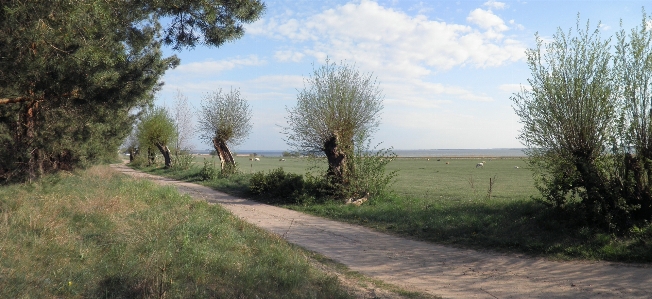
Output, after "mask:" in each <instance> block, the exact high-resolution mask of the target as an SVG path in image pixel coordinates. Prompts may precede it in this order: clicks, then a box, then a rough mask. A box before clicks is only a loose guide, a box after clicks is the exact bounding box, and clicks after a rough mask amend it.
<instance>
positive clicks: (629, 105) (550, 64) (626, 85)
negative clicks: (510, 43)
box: [512, 13, 652, 230]
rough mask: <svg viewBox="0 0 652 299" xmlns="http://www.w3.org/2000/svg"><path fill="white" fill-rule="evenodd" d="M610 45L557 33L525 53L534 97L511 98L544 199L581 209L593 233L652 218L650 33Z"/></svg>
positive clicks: (583, 33) (644, 28) (637, 32)
mask: <svg viewBox="0 0 652 299" xmlns="http://www.w3.org/2000/svg"><path fill="white" fill-rule="evenodd" d="M643 15H644V17H643V22H642V25H641V27H640V28H635V29H633V30H632V31H631V34H630V35H629V36H628V35H627V34H626V33H625V31H624V30H621V31H620V33H619V34H618V35H617V43H616V51H615V55H614V54H612V52H611V49H610V39H602V38H601V33H600V32H599V30H598V29H595V30H594V31H591V30H590V29H589V25H588V22H587V25H586V27H585V28H581V27H580V26H579V21H578V26H577V27H576V33H577V35H576V36H573V35H572V32H571V31H569V32H568V33H567V34H566V33H564V32H562V31H561V30H558V32H557V34H555V35H554V36H553V40H552V41H551V42H550V43H547V44H545V46H544V44H543V41H542V40H541V38H539V37H537V48H535V49H530V50H528V51H527V58H528V65H529V66H530V70H531V72H532V78H531V79H529V80H528V82H529V83H530V86H531V90H527V89H523V90H522V91H521V92H520V93H517V94H515V95H514V96H513V97H512V100H513V101H514V104H515V106H514V109H515V111H516V114H517V115H518V116H519V117H520V121H521V123H522V124H523V129H522V131H521V134H520V136H519V138H520V139H521V141H522V142H523V143H524V144H525V145H526V146H527V147H528V155H529V157H530V164H531V165H532V167H533V169H534V171H535V176H536V178H537V188H538V189H539V190H540V191H541V193H542V195H543V201H544V202H545V203H548V204H550V205H551V206H554V207H557V208H560V209H565V208H568V207H569V206H570V207H573V206H575V207H579V209H578V210H577V211H581V213H582V215H577V216H578V217H582V218H584V219H585V221H586V224H587V225H592V226H593V225H597V226H601V227H604V228H609V229H616V230H618V229H623V228H628V227H629V226H631V225H634V224H636V223H639V224H640V223H644V222H646V221H650V220H652V179H650V177H651V175H652V162H651V161H652V160H651V159H652V138H651V136H652V123H650V117H652V114H650V111H651V110H650V109H652V102H651V101H652V99H651V97H650V96H651V93H650V90H652V32H650V25H649V22H648V20H647V18H646V16H645V13H643Z"/></svg>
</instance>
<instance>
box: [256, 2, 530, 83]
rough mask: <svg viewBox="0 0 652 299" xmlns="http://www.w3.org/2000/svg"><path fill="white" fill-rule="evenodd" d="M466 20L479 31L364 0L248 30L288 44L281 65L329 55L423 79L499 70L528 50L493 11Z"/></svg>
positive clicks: (261, 23)
mask: <svg viewBox="0 0 652 299" xmlns="http://www.w3.org/2000/svg"><path fill="white" fill-rule="evenodd" d="M468 21H469V23H470V24H471V25H477V26H478V27H475V26H471V25H460V24H451V23H446V22H442V21H434V20H429V19H428V18H427V17H426V16H424V15H417V16H410V15H407V14H406V13H404V12H401V11H397V10H394V9H391V8H386V7H383V6H381V5H379V4H378V3H376V2H374V1H368V0H362V1H360V2H359V3H348V4H345V5H341V6H338V7H336V8H332V9H328V10H326V11H323V12H321V13H318V14H314V15H312V16H310V17H306V18H303V19H289V20H287V19H285V20H284V19H282V18H274V17H273V18H270V19H265V20H261V21H258V22H256V23H254V24H252V25H250V26H249V27H248V28H247V30H248V33H249V34H253V35H264V36H268V37H270V38H273V39H280V40H283V41H287V42H288V43H287V45H288V47H289V48H285V49H283V50H282V51H279V52H277V53H276V56H275V57H276V59H278V60H279V61H293V60H298V59H300V58H304V57H300V56H299V54H303V55H305V56H309V57H313V58H315V59H317V60H318V61H323V60H324V59H325V57H326V56H328V57H330V58H331V59H333V60H334V61H339V60H348V61H354V62H355V63H356V65H357V66H359V67H361V68H362V69H363V70H376V71H377V70H382V71H384V72H387V73H392V74H395V75H396V76H398V77H419V76H425V75H428V74H430V73H431V72H433V71H443V70H448V69H451V68H453V67H455V66H462V65H468V66H474V67H481V68H482V67H492V66H500V65H502V64H505V63H508V62H513V61H517V60H520V59H522V58H523V57H524V54H523V53H524V49H525V46H524V45H522V44H521V43H519V42H516V41H514V40H510V39H506V38H505V37H504V36H503V33H504V32H505V31H506V30H508V29H509V28H508V27H507V26H506V25H505V22H503V20H502V19H501V18H500V17H498V16H497V15H495V14H493V13H492V12H491V11H488V10H482V9H477V10H474V11H472V12H471V13H470V14H469V17H468ZM293 45H294V48H292V46H293Z"/></svg>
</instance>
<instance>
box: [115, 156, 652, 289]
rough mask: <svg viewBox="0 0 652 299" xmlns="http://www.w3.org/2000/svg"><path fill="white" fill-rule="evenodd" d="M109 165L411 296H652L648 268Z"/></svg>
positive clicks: (649, 266) (651, 270) (651, 279)
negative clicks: (337, 214)
mask: <svg viewBox="0 0 652 299" xmlns="http://www.w3.org/2000/svg"><path fill="white" fill-rule="evenodd" d="M112 167H114V168H115V169H117V170H118V171H120V172H123V173H125V174H128V175H131V176H135V177H142V178H147V179H150V180H153V181H155V182H157V183H159V184H163V185H174V186H176V187H177V188H178V189H179V190H180V191H181V192H183V193H186V194H189V195H190V196H192V197H194V198H198V199H203V200H206V201H208V202H211V203H219V204H220V205H222V206H224V207H225V208H226V209H228V210H230V211H231V212H232V213H233V214H235V215H236V216H238V217H240V218H241V219H243V220H245V221H247V222H250V223H252V224H255V225H257V226H259V227H261V228H263V229H266V230H268V231H271V232H273V233H276V234H278V235H281V236H283V237H284V238H285V239H286V240H287V241H289V242H291V243H294V244H297V245H299V246H301V247H303V248H306V249H308V250H311V251H314V252H318V253H320V254H322V255H324V256H327V257H329V258H331V259H333V260H336V261H338V262H340V263H343V264H345V265H347V266H348V267H349V268H350V269H352V270H354V271H358V272H361V273H363V274H365V275H368V276H370V277H374V278H377V279H380V280H383V281H386V282H388V283H391V284H394V285H399V286H402V287H404V288H405V289H408V290H414V291H420V292H425V293H430V294H433V295H438V296H442V297H444V298H652V265H629V264H619V263H609V262H555V261H549V260H546V259H542V258H531V257H521V256H518V255H514V254H498V253H492V252H482V251H476V250H468V249H459V248H453V247H449V246H441V245H437V244H432V243H425V242H419V241H414V240H409V239H404V238H400V237H395V236H390V235H386V234H383V233H379V232H375V231H373V230H371V229H367V228H364V227H359V226H355V225H350V224H345V223H341V222H336V221H331V220H326V219H323V218H319V217H315V216H310V215H306V214H302V213H299V212H296V211H291V210H287V209H282V208H278V207H274V206H270V205H265V204H261V203H258V202H255V201H251V200H246V199H241V198H236V197H233V196H230V195H227V194H225V193H222V192H219V191H215V190H212V189H210V188H208V187H204V186H200V185H196V184H192V183H186V182H180V181H176V180H172V179H168V178H163V177H159V176H153V175H149V174H145V173H141V172H137V171H134V170H133V169H131V168H128V167H127V166H124V165H117V164H116V165H112Z"/></svg>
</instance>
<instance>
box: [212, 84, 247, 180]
mask: <svg viewBox="0 0 652 299" xmlns="http://www.w3.org/2000/svg"><path fill="white" fill-rule="evenodd" d="M199 131H200V132H201V134H200V138H201V139H203V140H204V141H206V142H208V143H210V144H212V145H213V147H214V148H215V151H216V152H217V154H218V156H219V157H220V161H221V162H222V169H223V170H224V169H225V168H226V169H229V168H228V167H234V166H235V161H234V160H233V155H232V154H231V151H230V150H229V145H231V146H233V145H237V144H239V143H240V142H242V141H243V140H244V139H245V138H246V137H247V135H249V133H250V131H251V108H250V107H249V104H248V103H247V101H246V100H245V99H244V98H242V96H241V95H240V90H238V89H231V91H230V92H228V93H227V92H223V91H222V89H219V90H217V91H215V92H213V93H211V94H207V95H205V96H204V98H203V99H202V105H201V110H200V113H199Z"/></svg>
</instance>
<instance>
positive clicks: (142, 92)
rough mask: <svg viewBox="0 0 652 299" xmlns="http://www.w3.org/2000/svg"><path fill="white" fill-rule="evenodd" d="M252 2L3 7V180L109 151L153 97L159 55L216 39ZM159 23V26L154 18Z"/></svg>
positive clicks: (251, 12)
mask: <svg viewBox="0 0 652 299" xmlns="http://www.w3.org/2000/svg"><path fill="white" fill-rule="evenodd" d="M263 10H264V5H263V3H262V2H260V1H259V0H238V1H222V0H208V1H207V0H172V1H152V0H137V1H101V0H77V1H68V0H65V1H64V0H47V1H46V0H34V1H18V0H9V1H5V2H3V5H2V7H0V178H1V179H2V180H3V181H12V180H23V179H30V180H31V179H34V178H36V177H38V176H39V175H41V174H43V173H46V172H49V171H56V170H58V169H72V168H74V167H77V166H79V165H83V164H86V163H93V162H96V161H100V160H102V159H107V158H108V157H113V156H114V155H115V153H116V152H117V150H118V147H119V146H120V144H121V143H122V141H123V140H124V138H125V137H126V136H127V135H128V134H129V132H130V131H131V128H132V126H133V123H134V121H135V119H136V118H137V114H134V113H133V111H134V110H139V108H143V107H146V106H148V105H150V104H151V103H152V101H153V94H154V92H155V91H156V90H157V89H158V88H159V87H160V84H161V83H160V82H159V80H160V78H161V76H162V75H163V74H164V72H165V71H166V70H167V69H169V68H173V67H175V66H176V65H178V63H179V60H178V59H177V58H176V57H175V56H171V57H164V56H163V54H162V51H161V47H162V46H163V45H169V46H171V47H173V48H174V49H176V50H181V49H184V48H193V47H194V46H195V45H197V44H204V45H209V46H220V45H222V44H223V43H225V42H227V41H231V40H234V39H237V38H239V37H241V36H242V35H243V34H244V29H243V24H244V23H248V22H252V21H255V20H256V19H258V18H259V16H260V15H261V13H262V11H263ZM160 20H165V24H163V23H162V22H160Z"/></svg>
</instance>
